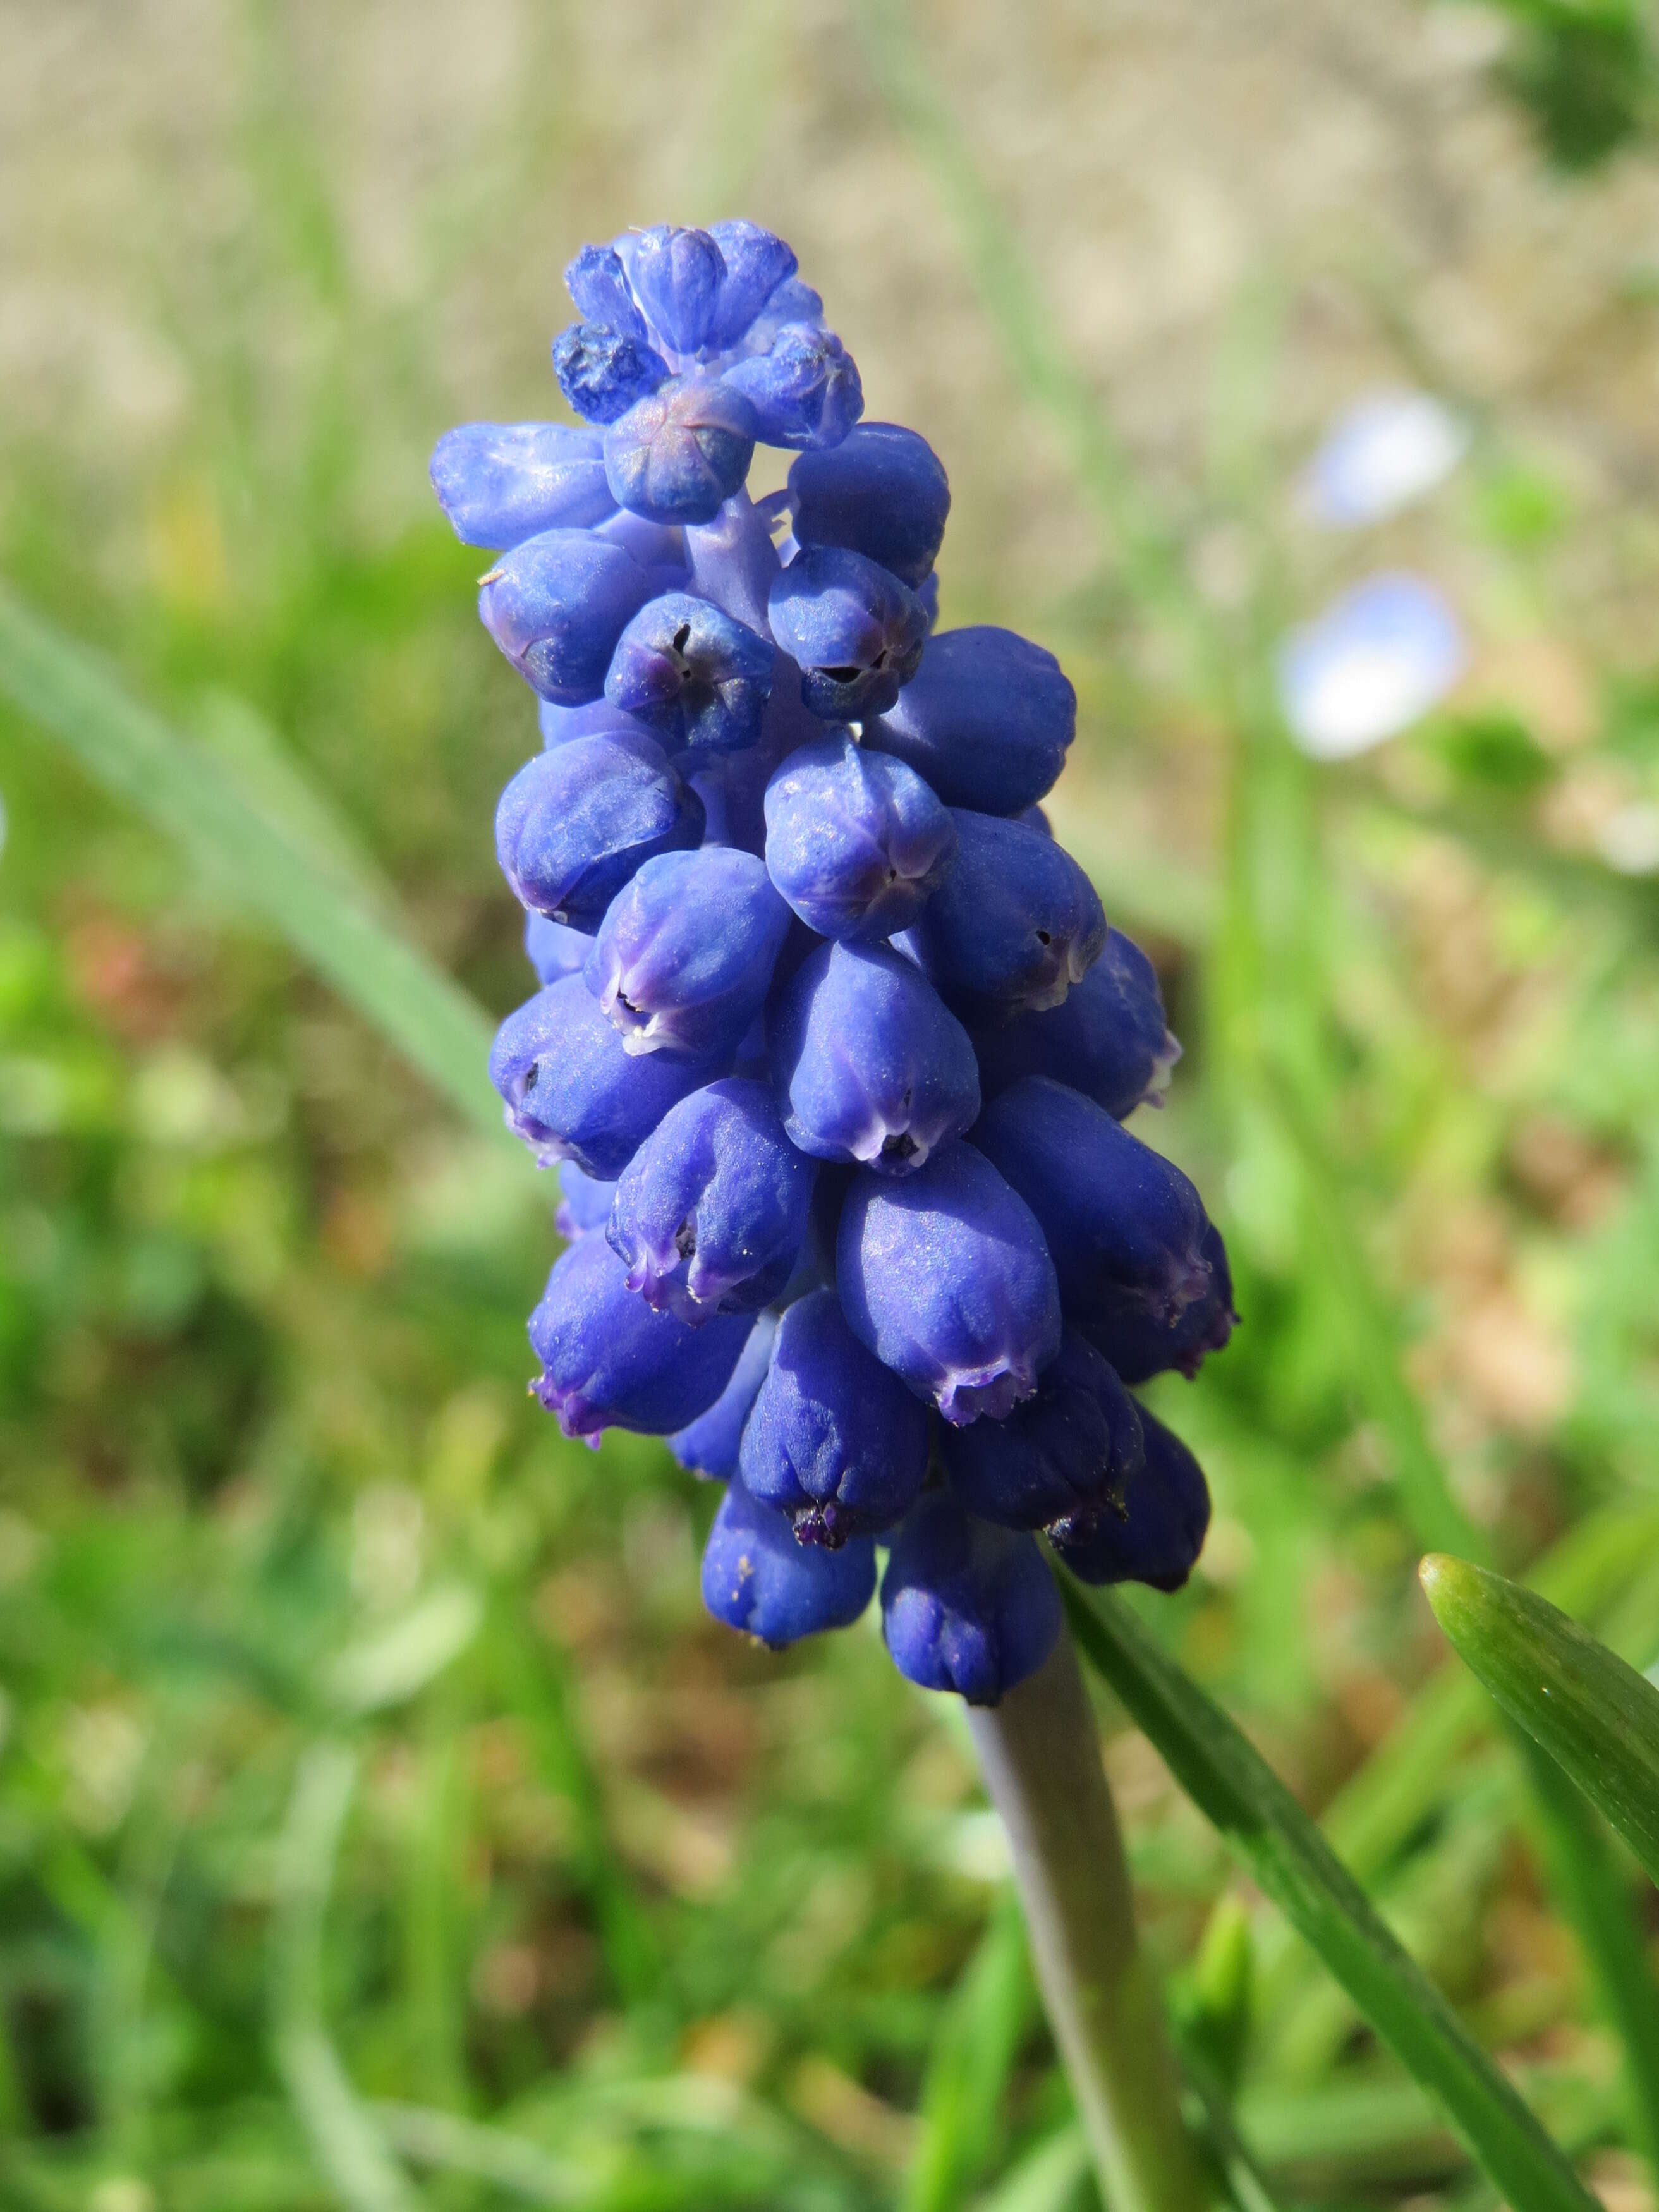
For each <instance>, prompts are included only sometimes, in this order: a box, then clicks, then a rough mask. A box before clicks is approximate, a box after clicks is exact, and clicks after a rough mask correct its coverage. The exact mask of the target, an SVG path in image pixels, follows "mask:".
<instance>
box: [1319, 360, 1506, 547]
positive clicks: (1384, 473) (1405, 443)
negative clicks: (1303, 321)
mask: <svg viewBox="0 0 1659 2212" xmlns="http://www.w3.org/2000/svg"><path fill="white" fill-rule="evenodd" d="M1468 442H1469V434H1468V428H1467V426H1466V425H1465V424H1464V423H1462V422H1459V420H1458V418H1457V417H1456V416H1455V415H1454V414H1453V413H1452V412H1451V410H1450V409H1449V408H1447V407H1443V405H1442V404H1441V403H1440V402H1439V400H1437V399H1435V398H1431V397H1430V395H1429V394H1428V393H1427V392H1406V391H1394V392H1371V393H1370V394H1368V395H1367V397H1366V398H1363V399H1359V400H1356V402H1355V403H1354V404H1353V405H1352V407H1350V408H1349V409H1348V410H1346V413H1344V414H1342V415H1340V416H1338V417H1337V420H1336V422H1334V424H1333V426H1332V428H1330V430H1329V431H1328V433H1327V435H1326V437H1325V441H1324V443H1323V444H1322V446H1321V447H1320V448H1319V451H1318V452H1317V453H1316V454H1315V455H1314V457H1313V459H1312V460H1311V461H1310V462H1309V464H1308V466H1307V468H1306V470H1305V471H1304V473H1303V477H1302V481H1301V484H1300V487H1299V495H1300V501H1301V505H1302V508H1303V511H1304V513H1306V514H1307V515H1308V516H1309V517H1310V520H1313V521H1315V522H1319V523H1323V524H1324V525H1325V526H1327V527H1328V528H1329V529H1333V530H1343V529H1354V528H1358V526H1361V525H1362V524H1364V523H1368V522H1381V521H1383V520H1385V519H1386V518H1387V517H1388V516H1389V515H1391V514H1397V513H1399V511H1400V509H1401V507H1409V506H1410V505H1411V503H1412V501H1413V500H1416V499H1421V498H1422V497H1423V496H1424V495H1425V493H1428V492H1431V491H1432V490H1433V489H1434V488H1435V486H1436V485H1437V484H1439V483H1443V482H1444V481H1445V479H1446V478H1447V477H1449V475H1450V474H1451V472H1452V471H1453V470H1454V469H1455V467H1456V466H1457V464H1458V463H1459V461H1461V460H1462V458H1463V455H1464V453H1465V452H1466V451H1467V450H1468Z"/></svg>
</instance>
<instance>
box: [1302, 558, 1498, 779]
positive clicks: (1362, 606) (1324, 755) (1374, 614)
mask: <svg viewBox="0 0 1659 2212" xmlns="http://www.w3.org/2000/svg"><path fill="white" fill-rule="evenodd" d="M1467 660H1468V648H1467V647H1466V646H1465V644H1464V641H1463V633H1462V629H1461V627H1460V625H1459V623H1458V620H1457V617H1456V616H1455V614H1454V613H1453V611H1452V610H1451V608H1450V606H1449V605H1448V603H1447V601H1446V600H1445V599H1444V598H1443V595H1442V594H1441V593H1440V592H1437V590H1436V589H1435V587H1434V586H1433V585H1432V584H1429V583H1425V581H1424V580H1423V579H1422V578H1421V577H1420V576H1408V575H1400V574H1392V575H1379V576H1370V577H1368V578H1367V579H1366V580H1365V581H1364V583H1361V584H1356V585H1355V586H1354V587H1353V589H1352V591H1349V592H1344V593H1343V594H1342V596H1341V598H1340V599H1336V600H1334V602H1333V603H1332V605H1330V606H1328V607H1327V608H1326V610H1325V611H1324V613H1323V614H1322V615H1319V616H1318V617H1316V619H1315V620H1314V621H1312V622H1310V623H1306V624H1305V625H1304V627H1303V628H1302V629H1297V630H1292V632H1291V635H1290V636H1289V638H1288V639H1287V640H1286V641H1285V645H1284V647H1283V648H1282V650H1281V652H1280V653H1279V705H1280V707H1281V708H1282V709H1283V712H1284V715H1285V720H1286V721H1287V722H1288V723H1289V725H1290V726H1291V734H1292V736H1293V737H1294V738H1295V739H1296V742H1297V745H1298V746H1299V747H1300V748H1301V750H1303V751H1304V753H1307V754H1308V755H1310V757H1311V758H1313V759H1314V760H1346V759H1348V758H1350V757H1352V755H1353V754H1355V753H1363V752H1367V751H1369V750H1370V748H1371V746H1373V745H1377V744H1382V742H1383V739H1384V738H1391V737H1393V736H1394V735H1395V732H1396V731H1399V730H1403V729H1405V728H1407V726H1408V725H1409V724H1411V723H1413V722H1415V721H1417V720H1419V718H1420V717H1421V716H1422V715H1424V714H1427V712H1428V711H1429V709H1430V708H1431V707H1432V706H1434V705H1435V704H1436V703H1437V701H1439V700H1441V699H1443V697H1444V696H1445V695H1446V693H1447V692H1448V691H1449V690H1450V689H1451V687H1452V685H1453V684H1455V683H1456V681H1457V679H1458V678H1459V677H1460V676H1461V675H1462V672H1463V669H1464V666H1465V665H1466V663H1467Z"/></svg>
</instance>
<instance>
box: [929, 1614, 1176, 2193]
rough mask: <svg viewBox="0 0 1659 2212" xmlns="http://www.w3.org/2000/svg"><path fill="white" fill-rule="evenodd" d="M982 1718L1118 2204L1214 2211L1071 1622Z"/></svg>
mask: <svg viewBox="0 0 1659 2212" xmlns="http://www.w3.org/2000/svg"><path fill="white" fill-rule="evenodd" d="M968 1718H969V1727H970V1728H971V1729H972V1731H973V1737H974V1744H975V1749H976V1750H977V1752H978V1753H979V1760H980V1765H981V1767H982V1769H983V1770H984V1774H985V1784H986V1788H987V1790H989V1792H990V1795H991V1801H992V1802H993V1803H994V1805H995V1807H996V1808H997V1811H998V1812H999V1813H1000V1814H1001V1816H1002V1822H1003V1826H1005V1827H1006V1830H1007V1832H1008V1841H1009V1844H1010V1845H1011V1847H1012V1851H1013V1860H1014V1875H1015V1878H1016V1880H1017V1881H1018V1884H1019V1893H1020V1899H1021V1902H1022V1904H1023V1905H1024V1909H1025V1920H1026V1926H1027V1929H1028V1930H1029V1932H1030V1940H1031V1955H1032V1959H1033V1960H1034V1962H1035V1964H1036V1973H1037V1980H1038V1983H1039V1984H1040V1985H1041V1987H1042V1998H1043V2002H1044V2004H1045V2005H1046V2007H1047V2008H1048V2020H1049V2024H1050V2026H1051V2027H1053V2029H1054V2040H1055V2042H1056V2043H1057V2044H1058V2045H1059V2046H1060V2056H1061V2057H1062V2058H1063V2059H1064V2060H1065V2063H1066V2072H1067V2074H1068V2075H1070V2077H1071V2082H1072V2092H1073V2096H1074V2097H1075V2098H1076V2100H1077V2106H1078V2112H1079V2117H1080V2118H1081V2119H1082V2122H1083V2126H1084V2130H1085V2134H1086V2135H1087V2136H1088V2139H1089V2146H1090V2149H1091V2153H1092V2154H1093V2158H1094V2163H1095V2170H1096V2172H1097V2174H1098V2176H1099V2178H1100V2185H1101V2190H1102V2192H1103V2196H1104V2198H1105V2201H1106V2203H1108V2204H1109V2205H1110V2206H1111V2207H1112V2212H1201V2208H1202V2207H1204V2206H1206V2205H1207V2204H1208V2203H1210V2201H1211V2197H1212V2191H1211V2190H1210V2187H1209V2185H1208V2184H1207V2183H1206V2179H1205V2175H1204V2171H1203V2168H1202V2166H1200V2161H1199V2155H1198V2153H1197V2151H1196V2150H1195V2148H1194V2145H1193V2142H1192V2140H1191V2138H1190V2137H1189V2136H1188V2133H1187V2130H1186V2129H1185V2127H1184V2126H1183V2124H1182V2118H1181V2111H1180V2106H1179V2103H1178V2087H1177V2082H1176V2069H1175V2062H1174V2059H1173V2057H1172V2056H1171V2054H1170V2045H1169V2039H1168V2037H1167V2034H1166V2033H1165V2030H1164V2012H1163V2006H1162V2003H1161V2002H1160V1999H1159V1995H1158V1985H1157V1983H1156V1981H1155V1979H1154V1978H1153V1976H1152V1971H1151V1969H1150V1968H1149V1966H1148V1965H1147V1963H1146V1956H1145V1954H1143V1953H1142V1951H1141V1950H1140V1948H1139V1944H1138V1943H1137V1942H1136V1940H1135V1924H1134V1908H1133V1903H1132V1901H1131V1899H1130V1894H1129V1873H1128V1868H1127V1865H1126V1864H1125V1862H1124V1857H1123V1843H1122V1838H1121V1836H1120V1834H1119V1832H1118V1825H1117V1814H1116V1811H1115V1808H1114V1806H1113V1803H1112V1797H1111V1792H1110V1790H1109V1789H1108V1788H1107V1785H1106V1776H1105V1771H1104V1769H1103V1767H1102V1765H1101V1763H1100V1745H1099V1740H1098V1738H1097V1735H1096V1733H1095V1726H1094V1721H1093V1717H1092V1716H1091V1712H1090V1710H1089V1702H1088V1699H1087V1697H1086V1695H1085V1692H1084V1687H1083V1679H1082V1676H1081V1675H1080V1674H1079V1672H1078V1664H1077V1654H1076V1652H1075V1651H1074V1650H1073V1645H1072V1638H1071V1635H1070V1632H1068V1631H1062V1632H1061V1635H1060V1641H1059V1643H1058V1644H1056V1645H1055V1646H1054V1650H1053V1652H1052V1653H1051V1654H1050V1656H1049V1657H1048V1660H1047V1661H1046V1662H1044V1664H1043V1665H1042V1667H1041V1668H1039V1669H1038V1670H1037V1672H1036V1674H1033V1675H1031V1676H1030V1678H1029V1679H1028V1680H1025V1681H1024V1682H1022V1683H1021V1684H1020V1686H1019V1687H1018V1689H1016V1690H1011V1691H1010V1692H1009V1693H1008V1695H1007V1696H1006V1698H1005V1699H1003V1700H1002V1703H1001V1704H1000V1705H987V1706H981V1707H976V1708H975V1709H973V1710H972V1711H970V1712H969V1717H968Z"/></svg>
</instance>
